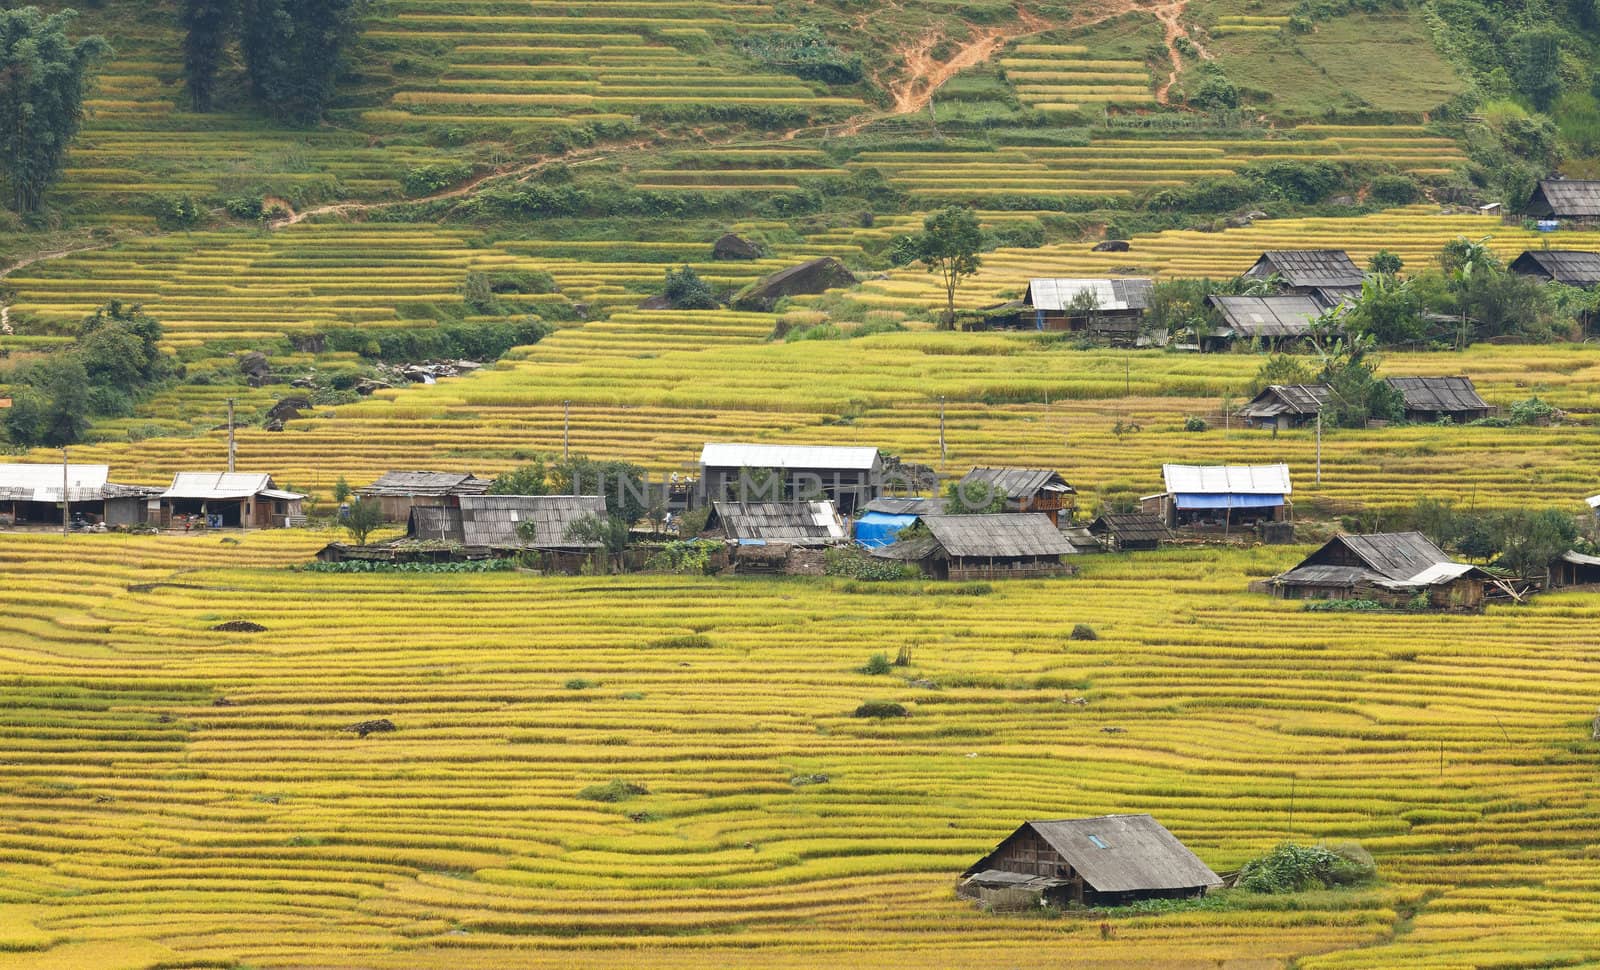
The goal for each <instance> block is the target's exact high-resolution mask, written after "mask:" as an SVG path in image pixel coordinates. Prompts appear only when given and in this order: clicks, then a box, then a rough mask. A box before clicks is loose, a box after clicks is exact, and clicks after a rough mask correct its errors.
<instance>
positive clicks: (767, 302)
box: [733, 256, 857, 313]
mask: <svg viewBox="0 0 1600 970" xmlns="http://www.w3.org/2000/svg"><path fill="white" fill-rule="evenodd" d="M856 283H857V280H856V277H855V274H854V273H852V272H850V271H849V270H848V269H845V268H844V264H843V263H841V262H839V261H838V260H837V259H834V258H833V257H832V256H824V257H822V258H821V259H813V260H810V261H809V262H804V263H801V264H800V265H799V266H791V267H789V268H788V269H784V270H779V271H778V272H776V273H773V274H772V275H771V276H768V277H767V278H766V279H763V280H760V281H758V282H756V283H753V284H752V285H751V286H750V287H749V288H748V289H746V290H745V291H744V292H743V293H741V294H739V296H738V297H737V298H736V299H735V300H734V302H733V308H734V309H735V310H743V311H746V312H749V313H771V312H772V310H773V308H774V307H776V306H777V304H778V301H779V300H781V299H783V298H784V297H786V296H801V295H804V294H811V293H824V292H827V291H828V290H831V289H835V288H838V287H841V286H855V285H856Z"/></svg>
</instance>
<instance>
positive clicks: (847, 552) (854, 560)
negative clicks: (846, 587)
mask: <svg viewBox="0 0 1600 970" xmlns="http://www.w3.org/2000/svg"><path fill="white" fill-rule="evenodd" d="M823 557H824V567H823V571H824V572H825V573H826V574H827V575H829V576H846V577H849V578H850V579H863V580H867V581H869V582H887V581H891V580H896V579H915V578H917V577H918V576H919V575H921V572H920V571H919V570H918V569H917V567H915V566H913V565H911V564H909V563H902V562H897V561H895V560H893V559H879V558H877V557H876V556H869V555H867V554H865V553H863V552H860V551H858V550H855V549H829V550H827V551H826V552H825V553H823Z"/></svg>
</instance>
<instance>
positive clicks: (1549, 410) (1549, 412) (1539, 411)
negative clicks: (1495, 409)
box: [1506, 394, 1561, 425]
mask: <svg viewBox="0 0 1600 970" xmlns="http://www.w3.org/2000/svg"><path fill="white" fill-rule="evenodd" d="M1560 413H1561V412H1560V411H1558V410H1556V408H1555V406H1554V405H1552V404H1551V403H1550V402H1549V401H1546V400H1544V399H1543V398H1541V397H1539V396H1538V395H1537V394H1535V395H1534V396H1533V397H1529V398H1524V399H1522V400H1520V401H1517V402H1515V403H1513V404H1512V405H1511V407H1510V409H1509V410H1508V412H1507V414H1506V418H1507V421H1508V422H1509V423H1510V424H1512V425H1529V424H1546V423H1548V422H1549V421H1550V419H1551V418H1553V417H1555V416H1556V415H1558V414H1560Z"/></svg>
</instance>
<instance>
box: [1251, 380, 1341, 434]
mask: <svg viewBox="0 0 1600 970" xmlns="http://www.w3.org/2000/svg"><path fill="white" fill-rule="evenodd" d="M1328 396H1329V395H1328V385H1326V384H1269V385H1268V386H1266V387H1264V388H1262V390H1261V393H1260V394H1257V395H1256V396H1255V397H1253V398H1251V399H1250V403H1249V404H1246V405H1245V406H1244V407H1242V408H1240V409H1239V412H1238V414H1239V417H1240V418H1241V419H1242V420H1243V421H1244V425H1245V427H1247V428H1268V429H1271V430H1273V431H1285V430H1288V429H1290V428H1298V427H1300V426H1302V425H1305V424H1310V423H1311V422H1313V421H1315V420H1316V419H1317V415H1318V414H1319V413H1320V412H1321V411H1322V409H1323V408H1324V407H1326V406H1327V404H1328Z"/></svg>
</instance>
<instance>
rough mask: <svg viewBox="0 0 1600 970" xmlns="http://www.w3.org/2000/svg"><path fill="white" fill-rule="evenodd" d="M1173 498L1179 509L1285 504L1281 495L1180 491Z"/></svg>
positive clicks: (1251, 507)
mask: <svg viewBox="0 0 1600 970" xmlns="http://www.w3.org/2000/svg"><path fill="white" fill-rule="evenodd" d="M1173 499H1174V500H1176V501H1177V503H1178V508H1180V509H1270V508H1276V507H1277V506H1279V505H1283V504H1285V503H1284V501H1283V496H1282V495H1232V494H1228V493H1222V494H1205V493H1200V492H1180V493H1178V494H1177V495H1174V496H1173Z"/></svg>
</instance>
